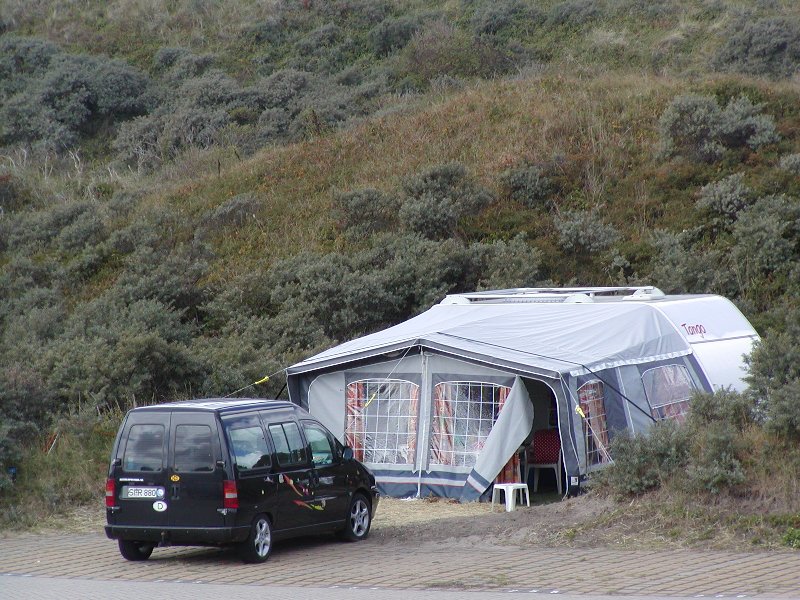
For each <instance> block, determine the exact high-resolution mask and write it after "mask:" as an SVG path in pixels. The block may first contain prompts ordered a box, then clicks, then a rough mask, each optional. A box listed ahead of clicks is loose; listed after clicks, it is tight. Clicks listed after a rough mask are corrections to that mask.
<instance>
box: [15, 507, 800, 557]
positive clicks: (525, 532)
mask: <svg viewBox="0 0 800 600" xmlns="http://www.w3.org/2000/svg"><path fill="white" fill-rule="evenodd" d="M532 496H533V495H532ZM533 500H534V505H533V506H531V507H525V506H523V507H518V508H517V510H515V511H513V512H505V510H504V509H503V507H502V506H498V505H495V506H494V507H492V506H491V505H490V504H487V503H478V502H471V503H465V504H459V503H457V502H453V501H449V500H443V499H409V500H400V499H395V498H382V499H381V502H380V505H379V506H378V511H377V514H376V517H375V520H374V522H373V525H372V532H371V534H370V536H371V538H372V539H373V541H374V542H377V543H379V544H400V545H403V544H425V543H437V542H443V541H446V540H453V539H458V543H459V545H460V546H486V545H493V546H503V545H513V546H520V547H528V546H540V547H550V548H557V547H578V546H580V547H594V548H600V547H602V548H616V549H626V550H627V549H643V548H647V549H651V550H655V549H675V548H694V549H703V548H705V549H715V550H740V549H742V548H747V549H748V550H774V549H783V550H785V549H786V548H785V547H784V546H783V544H782V543H781V540H780V536H779V535H776V534H775V530H774V528H773V529H772V530H771V531H768V530H767V528H766V527H763V526H762V527H761V529H759V528H758V527H750V526H748V527H746V528H744V529H741V528H739V527H736V526H734V527H731V526H729V525H726V523H725V521H726V518H727V517H726V515H725V514H724V513H723V514H722V516H721V517H720V518H719V519H718V520H717V522H714V519H711V520H708V519H706V520H704V521H702V522H698V521H697V519H696V518H695V517H692V511H691V510H690V507H689V509H687V510H685V511H681V510H678V511H672V512H670V513H666V514H665V513H664V512H663V511H662V512H658V511H654V510H653V508H652V506H650V505H648V504H647V503H646V502H640V501H632V502H630V503H622V504H619V503H615V502H613V501H612V500H610V499H604V498H598V497H595V496H593V495H591V494H589V495H585V496H579V497H577V498H568V499H561V498H559V497H558V496H557V495H555V494H549V495H536V496H533ZM684 513H685V514H684ZM104 524H105V511H104V509H103V506H102V504H100V503H99V502H98V504H97V505H96V506H92V507H80V508H77V509H75V510H72V511H69V512H68V513H67V514H66V515H60V516H54V517H51V518H49V519H46V520H43V521H42V522H41V523H40V524H39V526H37V527H35V528H33V529H27V530H24V531H14V530H12V531H0V537H9V536H15V535H31V534H37V533H57V532H59V531H63V532H65V533H67V532H82V533H85V532H92V531H94V532H98V533H101V532H102V531H103V525H104ZM779 533H780V532H779Z"/></svg>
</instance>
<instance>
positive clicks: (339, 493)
mask: <svg viewBox="0 0 800 600" xmlns="http://www.w3.org/2000/svg"><path fill="white" fill-rule="evenodd" d="M301 423H302V424H303V433H304V434H305V436H306V441H307V442H308V447H309V450H310V451H311V464H312V470H311V488H312V493H313V496H314V501H313V502H312V504H313V506H314V507H315V508H316V509H317V510H316V511H315V512H314V513H313V514H314V516H315V517H316V520H317V522H319V523H321V524H324V523H338V522H341V521H344V519H345V517H346V516H347V511H348V509H349V508H350V497H349V495H348V485H347V479H348V478H347V474H348V472H349V470H348V468H347V467H346V466H345V465H343V460H342V456H341V454H340V453H339V451H338V446H337V444H336V442H335V441H334V438H333V435H332V434H331V433H330V432H329V431H328V430H327V429H325V427H323V426H322V425H320V424H319V423H317V422H315V421H306V420H304V421H301Z"/></svg>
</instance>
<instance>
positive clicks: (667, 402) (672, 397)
mask: <svg viewBox="0 0 800 600" xmlns="http://www.w3.org/2000/svg"><path fill="white" fill-rule="evenodd" d="M642 384H643V385H644V393H645V395H646V396H647V401H648V402H649V403H650V413H651V414H652V415H653V418H654V419H655V420H656V421H663V420H665V419H675V420H676V421H678V422H679V423H683V422H684V421H685V420H686V414H687V413H688V412H689V398H690V397H691V395H692V390H693V389H694V386H693V385H692V379H691V377H689V371H688V370H687V369H686V367H684V366H683V365H666V366H663V367H656V368H654V369H649V370H647V371H645V372H644V374H642Z"/></svg>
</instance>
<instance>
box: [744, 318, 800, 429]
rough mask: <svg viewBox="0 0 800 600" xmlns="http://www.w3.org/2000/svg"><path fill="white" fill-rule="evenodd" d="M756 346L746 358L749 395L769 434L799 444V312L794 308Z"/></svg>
mask: <svg viewBox="0 0 800 600" xmlns="http://www.w3.org/2000/svg"><path fill="white" fill-rule="evenodd" d="M783 317H784V318H783V322H782V323H780V328H777V327H776V328H774V329H772V330H770V331H769V332H768V333H767V335H765V336H764V337H763V338H762V339H761V341H760V342H759V343H758V344H756V347H755V349H754V350H753V352H752V354H751V355H750V357H749V358H748V359H747V362H748V366H749V375H748V377H747V383H748V384H749V386H750V388H749V390H748V394H749V396H750V397H751V398H752V399H753V401H754V403H755V404H756V407H757V409H758V413H757V414H758V416H759V418H760V420H761V422H762V423H763V424H764V427H765V429H766V430H767V431H769V432H771V433H774V434H776V435H778V436H780V437H781V438H783V439H784V440H787V441H788V442H789V443H792V444H796V443H797V442H798V441H800V405H798V402H797V397H798V396H797V394H798V392H800V310H798V309H797V308H793V309H790V310H788V311H787V312H786V313H785V314H784V316H783Z"/></svg>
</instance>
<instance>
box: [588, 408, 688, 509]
mask: <svg viewBox="0 0 800 600" xmlns="http://www.w3.org/2000/svg"><path fill="white" fill-rule="evenodd" d="M690 447H691V440H690V436H689V432H688V429H686V428H685V427H681V426H680V425H678V424H677V423H676V422H675V421H671V420H670V421H661V422H658V423H654V424H653V426H652V427H651V428H650V429H649V431H648V432H647V434H646V435H642V434H640V435H634V434H631V433H630V432H628V431H627V430H626V431H622V432H619V433H617V434H616V435H615V436H614V438H613V439H612V440H611V445H610V452H611V456H612V457H613V458H614V462H613V463H612V464H611V465H609V466H608V467H606V468H605V469H603V470H602V471H599V472H598V473H595V474H593V475H592V486H596V487H598V488H599V489H605V490H608V491H611V492H612V493H614V494H615V495H619V496H634V495H638V494H643V493H644V492H647V491H649V490H652V489H656V488H659V487H661V486H662V485H664V484H665V483H666V482H667V481H669V479H670V478H671V477H672V476H673V475H674V474H675V473H676V472H678V471H682V470H683V469H685V468H686V466H687V465H688V464H689V462H690Z"/></svg>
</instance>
